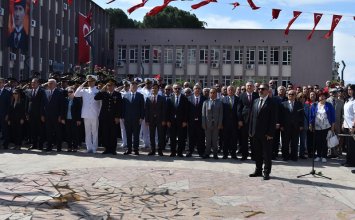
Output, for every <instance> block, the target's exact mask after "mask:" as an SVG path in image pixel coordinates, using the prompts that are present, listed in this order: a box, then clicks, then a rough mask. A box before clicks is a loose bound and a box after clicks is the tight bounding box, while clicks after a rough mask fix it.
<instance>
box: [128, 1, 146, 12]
mask: <svg viewBox="0 0 355 220" xmlns="http://www.w3.org/2000/svg"><path fill="white" fill-rule="evenodd" d="M147 2H148V0H142V3H139V4H137V5H134V6H133V7H131V8H129V9H127V12H128V14H131V13H132V12H134V11H135V10H137V9H138V8H141V7H143V6H144V5H145V3H147Z"/></svg>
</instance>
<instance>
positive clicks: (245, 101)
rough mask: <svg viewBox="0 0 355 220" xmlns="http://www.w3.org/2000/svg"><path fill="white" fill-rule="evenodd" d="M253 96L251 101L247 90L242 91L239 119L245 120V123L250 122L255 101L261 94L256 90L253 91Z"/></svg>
mask: <svg viewBox="0 0 355 220" xmlns="http://www.w3.org/2000/svg"><path fill="white" fill-rule="evenodd" d="M251 96H252V97H251V98H252V99H251V102H249V98H248V94H247V93H246V92H244V93H242V94H241V95H240V98H239V99H240V102H239V103H240V106H239V114H240V117H239V120H241V121H243V123H244V124H249V119H250V115H251V110H252V107H253V102H254V100H255V99H257V98H259V95H258V93H256V92H253V93H252V95H251Z"/></svg>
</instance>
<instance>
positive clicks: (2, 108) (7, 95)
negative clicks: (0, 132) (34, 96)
mask: <svg viewBox="0 0 355 220" xmlns="http://www.w3.org/2000/svg"><path fill="white" fill-rule="evenodd" d="M10 105H11V92H9V90H7V89H5V88H3V90H2V92H1V94H0V119H4V118H5V116H6V115H8V113H9V109H10Z"/></svg>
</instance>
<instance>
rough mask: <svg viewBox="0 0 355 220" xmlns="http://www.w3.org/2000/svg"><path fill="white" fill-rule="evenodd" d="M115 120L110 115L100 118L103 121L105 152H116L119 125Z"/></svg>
mask: <svg viewBox="0 0 355 220" xmlns="http://www.w3.org/2000/svg"><path fill="white" fill-rule="evenodd" d="M114 120H115V119H114V117H108V118H105V119H102V120H100V121H101V122H102V124H101V129H102V133H101V135H102V145H103V146H104V147H105V152H107V153H116V148H117V134H118V125H116V124H115V121H114ZM138 144H139V143H138ZM131 145H132V138H131Z"/></svg>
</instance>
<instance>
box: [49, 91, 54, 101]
mask: <svg viewBox="0 0 355 220" xmlns="http://www.w3.org/2000/svg"><path fill="white" fill-rule="evenodd" d="M52 95H53V91H52V90H51V91H50V93H49V97H48V99H49V101H50V100H51V99H52Z"/></svg>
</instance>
